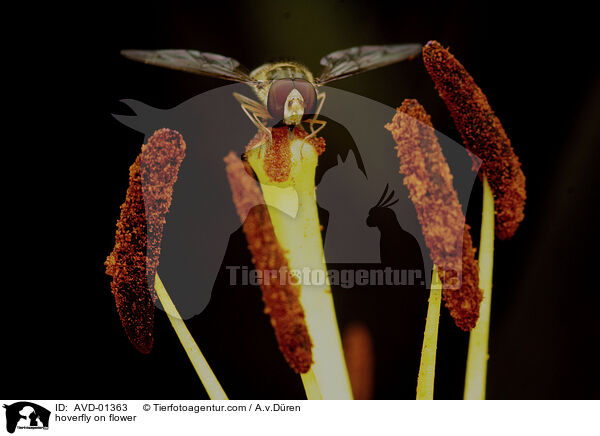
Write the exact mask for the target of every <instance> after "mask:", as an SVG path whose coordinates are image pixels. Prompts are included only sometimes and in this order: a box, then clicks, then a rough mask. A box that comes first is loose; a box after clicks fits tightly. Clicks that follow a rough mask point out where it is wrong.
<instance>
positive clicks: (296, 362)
mask: <svg viewBox="0 0 600 436" xmlns="http://www.w3.org/2000/svg"><path fill="white" fill-rule="evenodd" d="M224 161H225V163H226V171H227V177H228V179H229V184H230V186H231V190H232V193H233V201H234V203H235V206H236V210H237V212H238V215H239V216H240V218H241V219H242V220H243V223H242V224H243V230H244V234H245V235H246V240H247V242H248V248H249V249H250V253H251V254H252V261H253V263H254V266H255V267H256V269H257V270H258V271H263V272H264V271H273V272H276V273H275V274H263V275H262V277H263V280H262V282H261V285H260V288H261V290H262V299H263V302H264V304H265V313H266V314H268V315H269V317H270V320H271V325H272V326H273V330H274V331H275V337H276V339H277V343H278V345H279V349H280V350H281V352H282V353H283V356H284V358H285V360H286V361H287V362H288V364H289V365H290V367H291V368H292V369H293V370H294V371H296V372H299V373H306V372H307V371H308V370H309V369H310V367H311V365H312V362H313V359H312V340H311V338H310V335H309V333H308V328H307V326H306V321H305V318H304V309H303V308H302V305H301V303H300V299H299V295H300V289H299V287H298V286H297V285H295V284H293V283H292V281H293V280H292V279H291V278H290V272H289V265H288V260H287V258H286V255H285V252H284V250H283V249H282V248H281V246H280V244H279V242H278V241H277V237H276V236H275V231H274V229H273V224H272V223H271V218H270V216H269V211H268V209H267V207H266V205H265V204H264V201H263V198H262V194H261V192H260V188H259V187H258V184H257V183H256V181H255V180H254V179H252V178H251V177H249V176H248V175H247V173H246V170H245V168H244V164H243V162H242V161H241V160H240V159H239V158H238V157H237V156H236V155H235V154H234V153H233V152H231V153H229V155H227V156H226V157H225V159H224ZM244 218H245V219H244ZM267 277H268V281H267V279H266V278H267Z"/></svg>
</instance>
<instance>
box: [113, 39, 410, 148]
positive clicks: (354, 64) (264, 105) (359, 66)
mask: <svg viewBox="0 0 600 436" xmlns="http://www.w3.org/2000/svg"><path fill="white" fill-rule="evenodd" d="M420 51H421V45H419V44H402V45H379V46H369V45H364V46H359V47H352V48H348V49H345V50H339V51H335V52H333V53H330V54H328V55H327V56H325V57H323V58H322V59H321V62H320V63H321V65H322V66H323V67H324V68H323V71H322V72H321V74H320V75H319V76H318V77H316V78H315V77H314V76H313V74H312V73H311V72H310V70H309V69H308V68H306V67H305V66H304V65H302V64H299V63H297V62H291V61H288V62H275V63H267V64H263V65H261V66H260V67H258V68H256V69H255V70H253V71H251V72H248V70H247V69H246V68H244V67H243V66H242V65H240V63H239V62H238V61H236V60H235V59H233V58H229V57H226V56H222V55H218V54H214V53H207V52H200V51H197V50H123V51H122V52H121V54H122V55H123V56H125V57H126V58H129V59H132V60H135V61H139V62H144V63H146V64H151V65H158V66H161V67H166V68H171V69H174V70H181V71H187V72H190V73H195V74H202V75H205V76H212V77H218V78H221V79H225V80H232V81H235V82H242V83H245V84H247V85H249V86H250V87H251V88H252V89H253V90H254V93H255V94H256V96H257V97H258V100H259V101H256V100H253V99H251V98H249V97H246V96H244V95H241V94H239V93H237V92H236V93H234V94H233V95H234V97H235V99H236V100H237V101H238V102H239V103H240V106H241V108H242V110H243V111H244V113H245V114H246V115H247V116H248V118H250V120H251V121H252V123H254V125H255V126H256V127H257V128H258V129H259V130H263V131H265V132H266V133H267V134H268V135H269V136H270V131H269V129H268V128H267V124H268V123H269V122H274V123H275V124H278V123H280V122H283V123H284V124H285V125H287V126H289V128H290V129H293V127H294V126H297V125H299V124H301V123H302V122H303V121H304V122H306V123H308V124H309V126H310V134H309V135H308V136H307V137H306V139H308V138H310V137H312V136H314V135H316V134H317V133H318V132H319V131H320V130H321V129H323V128H324V127H325V125H326V124H327V122H326V121H323V120H319V119H318V117H319V114H320V112H321V108H322V107H323V103H324V102H325V92H319V91H318V89H319V87H320V86H321V85H324V84H326V83H329V82H333V81H334V80H338V79H343V78H345V77H350V76H353V75H355V74H358V73H362V72H364V71H369V70H372V69H375V68H379V67H383V66H386V65H390V64H393V63H395V62H400V61H403V60H405V59H410V58H413V57H415V56H416V55H417V54H419V53H420ZM315 107H316V109H315ZM309 114H311V115H312V116H311V117H310V118H307V117H308V116H309ZM315 124H317V125H318V126H319V127H318V128H317V129H315V128H314V125H315Z"/></svg>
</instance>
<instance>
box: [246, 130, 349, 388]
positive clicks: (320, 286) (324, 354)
mask: <svg viewBox="0 0 600 436" xmlns="http://www.w3.org/2000/svg"><path fill="white" fill-rule="evenodd" d="M290 147H291V152H292V153H291V170H290V175H289V177H288V179H287V180H286V181H284V182H281V183H274V182H272V181H271V179H270V177H269V176H268V174H267V172H266V171H265V168H264V159H263V158H262V157H261V156H264V155H265V153H264V150H262V153H261V150H260V148H263V147H256V148H254V149H252V150H251V151H249V152H248V153H247V157H248V161H249V163H250V165H251V166H252V168H253V169H254V171H255V173H256V175H257V177H258V179H259V181H260V183H261V187H262V190H263V196H264V199H265V203H266V204H267V206H268V208H269V214H270V216H271V222H272V223H273V229H274V231H275V235H276V236H277V240H278V242H279V244H280V245H281V247H282V248H283V249H284V250H285V251H286V252H287V257H288V262H289V267H290V271H291V272H292V273H294V271H296V272H297V273H299V274H302V276H301V277H299V279H301V280H300V283H299V286H300V291H301V292H300V303H301V304H302V307H303V308H304V314H305V319H306V324H307V327H308V332H309V334H310V336H311V339H312V342H313V360H314V363H313V366H312V368H311V371H309V372H308V373H307V374H303V375H302V381H303V383H304V387H305V390H306V394H307V397H308V398H309V399H321V398H322V399H352V390H351V388H350V379H349V377H348V371H347V369H346V363H345V360H344V352H343V349H342V341H341V338H340V333H339V330H338V325H337V320H336V316H335V308H334V305H333V297H332V294H331V288H330V285H329V280H328V277H327V268H326V265H325V259H324V254H323V242H322V239H321V230H320V223H319V215H318V210H317V202H316V195H315V169H316V166H317V160H318V155H317V153H316V151H315V149H314V148H313V146H312V145H310V144H309V143H307V142H305V141H302V140H300V139H293V138H292V140H291V144H290ZM282 211H284V212H285V213H284V212H282ZM294 212H295V214H294ZM290 215H291V216H290ZM316 271H319V273H318V274H319V276H320V277H322V278H323V280H322V283H312V282H311V283H310V284H307V283H302V281H303V280H305V279H306V278H308V277H311V276H312V274H311V273H312V272H316ZM310 280H312V278H311V279H310ZM316 281H317V280H315V282H316ZM318 282H321V279H319V280H318ZM311 372H312V374H311Z"/></svg>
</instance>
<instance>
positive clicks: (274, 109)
mask: <svg viewBox="0 0 600 436" xmlns="http://www.w3.org/2000/svg"><path fill="white" fill-rule="evenodd" d="M293 89H296V90H298V92H299V93H300V95H302V99H303V100H304V114H305V115H306V114H308V113H312V112H311V111H312V110H313V109H314V106H315V102H316V100H317V91H316V90H315V87H314V86H313V84H312V83H310V82H309V81H307V80H304V79H280V80H276V81H274V82H273V83H272V84H271V87H270V88H269V96H268V98H267V106H268V109H269V113H270V114H271V116H272V117H273V118H275V119H276V120H277V121H280V120H282V119H283V117H284V106H285V102H286V100H287V98H288V95H290V92H292V90H293Z"/></svg>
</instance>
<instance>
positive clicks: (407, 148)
mask: <svg viewBox="0 0 600 436" xmlns="http://www.w3.org/2000/svg"><path fill="white" fill-rule="evenodd" d="M385 127H386V129H388V130H389V131H390V132H391V133H392V136H393V137H394V140H395V141H396V144H397V147H396V148H397V150H398V158H399V159H400V173H401V174H403V175H404V185H405V186H406V187H407V188H408V191H409V193H410V199H411V200H412V202H413V204H414V206H415V209H416V211H417V217H418V219H419V223H420V224H421V229H422V231H423V235H424V237H425V243H426V244H427V247H428V248H429V252H430V255H431V259H432V260H433V262H434V264H435V265H437V267H438V270H439V271H438V273H439V276H440V279H441V281H442V286H443V297H444V301H445V304H446V307H447V308H448V310H449V311H450V314H451V315H452V317H453V318H454V321H455V323H456V325H457V326H458V327H460V328H461V329H463V330H470V329H472V328H473V327H475V324H476V323H477V319H478V317H479V305H480V303H481V300H482V293H481V290H480V289H479V278H478V268H477V261H476V260H475V249H474V248H473V242H472V240H471V235H470V233H469V226H468V225H467V224H465V216H464V214H463V212H462V208H461V205H460V202H459V201H458V195H457V193H456V191H455V189H454V186H453V184H452V174H451V173H450V167H449V166H448V163H447V162H446V159H445V157H444V155H443V153H442V149H441V147H440V144H439V142H438V140H437V137H436V136H435V132H434V129H433V126H432V124H431V119H430V117H429V115H428V114H427V113H426V112H425V109H424V108H423V106H421V105H420V104H419V102H418V101H417V100H411V99H407V100H404V102H403V103H402V105H401V106H400V107H399V108H398V109H397V110H396V115H395V116H394V118H393V120H392V122H391V123H389V124H387V125H386V126H385Z"/></svg>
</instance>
